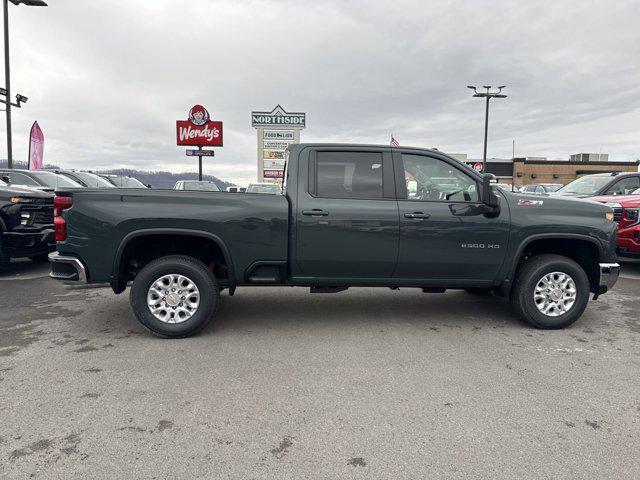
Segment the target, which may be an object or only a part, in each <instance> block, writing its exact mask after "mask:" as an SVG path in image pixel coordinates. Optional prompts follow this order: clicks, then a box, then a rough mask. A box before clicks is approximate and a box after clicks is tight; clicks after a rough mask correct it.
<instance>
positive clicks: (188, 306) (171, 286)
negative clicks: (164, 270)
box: [147, 273, 200, 323]
mask: <svg viewBox="0 0 640 480" xmlns="http://www.w3.org/2000/svg"><path fill="white" fill-rule="evenodd" d="M147 306H148V307H149V311H150V312H151V314H152V315H153V316H154V317H155V318H157V319H158V320H160V321H161V322H164V323H182V322H186V321H187V320H189V319H190V318H191V317H193V315H194V314H195V313H196V312H197V311H198V307H199V306H200V292H199V291H198V287H196V284H195V283H194V282H193V280H191V279H190V278H189V277H186V276H184V275H179V274H176V273H171V274H169V275H163V276H162V277H159V278H157V279H156V280H155V281H154V282H153V283H152V284H151V286H150V287H149V291H148V292H147Z"/></svg>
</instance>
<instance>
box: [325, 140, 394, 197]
mask: <svg viewBox="0 0 640 480" xmlns="http://www.w3.org/2000/svg"><path fill="white" fill-rule="evenodd" d="M316 155H317V156H316V161H315V169H316V172H315V173H316V175H315V179H316V185H315V189H314V190H315V195H316V196H317V197H323V198H369V199H376V198H383V187H382V185H383V174H382V168H383V167H382V153H380V152H322V151H320V152H317V154H316Z"/></svg>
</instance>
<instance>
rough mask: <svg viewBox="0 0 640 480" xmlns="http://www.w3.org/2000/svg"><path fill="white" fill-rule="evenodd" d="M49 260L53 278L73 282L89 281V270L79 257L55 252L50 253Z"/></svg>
mask: <svg viewBox="0 0 640 480" xmlns="http://www.w3.org/2000/svg"><path fill="white" fill-rule="evenodd" d="M49 262H50V263H51V273H50V274H49V276H50V277H51V278H55V279H56V280H60V281H62V282H64V283H71V284H81V283H87V270H86V268H85V267H84V265H83V263H82V261H80V260H79V259H78V258H76V257H70V256H66V255H60V254H59V253H58V252H53V253H50V254H49Z"/></svg>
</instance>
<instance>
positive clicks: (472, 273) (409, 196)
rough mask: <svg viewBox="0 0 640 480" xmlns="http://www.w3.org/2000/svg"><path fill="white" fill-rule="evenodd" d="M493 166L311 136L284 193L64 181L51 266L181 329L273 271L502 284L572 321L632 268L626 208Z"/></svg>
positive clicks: (294, 153)
mask: <svg viewBox="0 0 640 480" xmlns="http://www.w3.org/2000/svg"><path fill="white" fill-rule="evenodd" d="M490 180H491V179H490V176H481V175H480V174H478V173H477V172H475V171H474V170H473V169H471V168H468V167H466V166H465V165H463V164H462V163H460V162H458V161H457V160H455V159H453V158H451V157H449V156H447V155H444V154H443V153H441V152H439V151H436V150H425V149H418V148H404V147H399V148H392V147H385V146H371V145H336V144H300V145H294V146H290V147H289V152H288V159H287V164H286V170H285V178H284V185H283V189H282V194H277V195H273V194H255V193H254V194H246V193H237V194H229V193H226V192H195V191H176V190H173V191H169V190H134V189H131V190H127V189H119V190H117V191H115V192H114V191H113V190H109V189H82V190H80V189H66V190H59V191H58V192H57V196H56V199H55V209H56V218H55V229H56V238H57V252H54V253H53V254H51V256H50V260H51V268H52V273H51V276H52V277H53V278H56V279H59V280H62V281H67V282H88V283H105V282H109V283H110V284H111V287H112V289H113V291H114V292H115V293H121V292H123V291H124V290H125V289H126V287H127V285H128V283H129V282H133V283H132V286H131V293H130V301H131V306H132V308H133V311H134V313H135V315H136V316H137V318H138V320H139V321H140V322H141V323H142V324H143V325H144V326H145V327H147V328H148V329H149V330H151V331H152V332H154V333H156V334H158V335H161V336H166V337H184V336H188V335H192V334H194V333H196V332H197V331H199V330H200V329H201V328H202V327H203V326H204V325H206V324H207V323H208V322H209V321H210V320H211V319H212V318H214V316H215V313H216V307H217V305H218V302H219V295H220V291H221V290H224V289H228V291H229V294H230V295H232V294H233V293H234V291H235V290H236V288H237V287H245V286H266V285H288V286H306V287H310V290H311V292H317V293H323V292H324V293H332V292H338V291H341V290H345V289H347V288H348V287H350V286H371V287H374V286H375V287H392V288H397V287H416V288H421V289H422V290H423V291H424V292H443V291H445V289H465V290H468V291H470V292H477V291H493V292H495V293H497V294H500V295H502V296H505V297H509V298H510V299H511V302H512V304H513V307H514V309H515V311H516V312H517V313H518V315H519V316H520V317H521V318H523V319H524V320H525V321H527V322H528V323H530V324H531V325H533V326H535V327H539V328H562V327H565V326H567V325H569V324H571V323H573V322H574V321H575V320H577V319H578V318H579V317H580V315H581V314H582V313H583V311H584V310H585V308H586V306H587V302H588V300H589V294H590V292H591V293H593V294H594V297H597V296H598V295H600V294H603V293H605V292H606V291H607V290H608V289H610V288H611V287H612V286H613V285H614V283H615V282H616V280H617V278H618V273H619V266H618V264H617V263H616V255H615V248H616V223H615V222H614V221H613V211H612V209H611V208H610V207H608V206H606V205H603V204H598V203H595V202H588V201H584V200H576V199H571V198H561V197H550V196H540V195H524V194H519V193H511V192H508V191H505V190H501V189H494V188H493V187H492V184H491V183H490ZM425 316H428V312H427V311H425Z"/></svg>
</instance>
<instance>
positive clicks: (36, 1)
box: [3, 0, 47, 168]
mask: <svg viewBox="0 0 640 480" xmlns="http://www.w3.org/2000/svg"><path fill="white" fill-rule="evenodd" d="M9 2H11V3H13V4H14V5H20V4H21V3H23V4H25V5H27V6H28V7H46V6H47V3H46V2H44V1H43V0H3V3H4V78H5V89H6V90H7V96H6V98H5V103H6V105H7V108H6V112H7V168H13V148H12V145H11V71H10V69H9ZM18 102H19V101H18Z"/></svg>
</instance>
